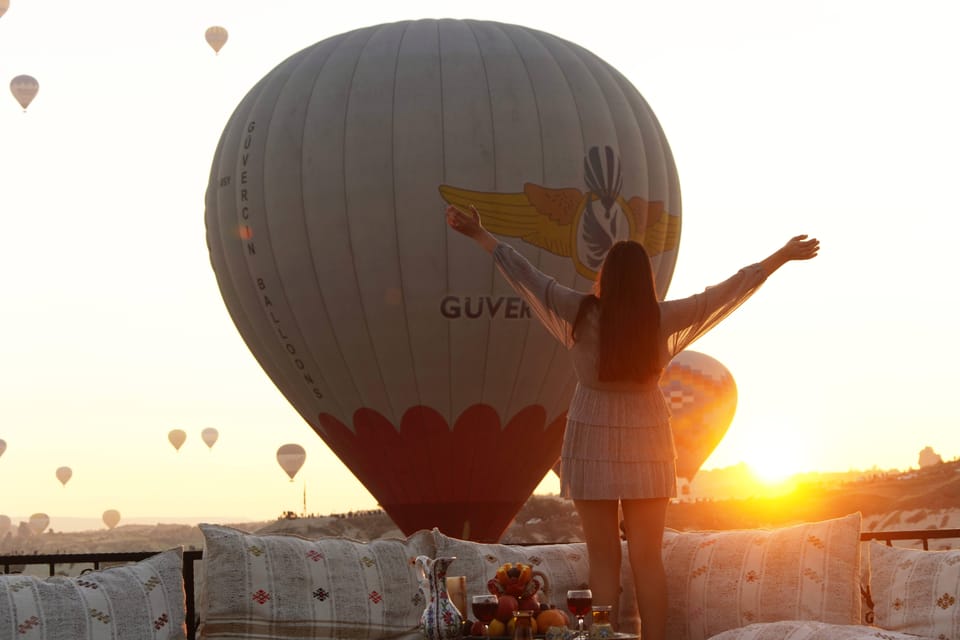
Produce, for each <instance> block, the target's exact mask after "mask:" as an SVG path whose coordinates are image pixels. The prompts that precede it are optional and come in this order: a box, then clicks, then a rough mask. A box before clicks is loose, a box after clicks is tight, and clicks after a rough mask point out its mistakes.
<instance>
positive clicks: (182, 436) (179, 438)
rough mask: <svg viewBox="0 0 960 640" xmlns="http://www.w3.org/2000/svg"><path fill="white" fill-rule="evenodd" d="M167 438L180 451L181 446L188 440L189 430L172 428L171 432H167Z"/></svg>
mask: <svg viewBox="0 0 960 640" xmlns="http://www.w3.org/2000/svg"><path fill="white" fill-rule="evenodd" d="M167 440H169V441H170V444H172V445H173V448H174V449H176V450H177V451H180V447H182V446H183V443H184V442H186V441H187V432H186V431H184V430H183V429H172V430H171V431H170V433H168V434H167Z"/></svg>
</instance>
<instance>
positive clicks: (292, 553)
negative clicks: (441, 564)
mask: <svg viewBox="0 0 960 640" xmlns="http://www.w3.org/2000/svg"><path fill="white" fill-rule="evenodd" d="M200 529H201V530H202V531H203V536H204V550H203V575H204V581H203V585H202V587H201V595H200V625H201V630H202V631H201V635H202V637H203V638H211V639H212V638H219V639H221V640H224V639H230V640H240V639H246V638H268V637H269V638H271V639H274V640H282V639H285V638H351V639H354V640H364V639H366V640H377V639H381V638H401V637H408V638H410V639H411V640H413V639H415V638H420V636H422V634H421V633H420V631H419V629H418V625H419V624H420V615H421V614H422V613H423V609H424V607H425V606H426V602H425V601H424V599H423V597H422V595H421V593H420V583H419V580H418V576H417V569H416V566H415V563H414V560H415V559H416V557H417V556H418V555H427V556H430V557H433V554H434V551H433V549H434V548H433V538H432V536H431V535H430V532H429V531H422V532H418V533H415V534H413V535H412V536H410V537H409V538H407V539H405V540H403V539H397V540H374V541H372V542H358V541H356V540H350V539H347V538H342V537H331V538H321V539H318V540H308V539H306V538H302V537H300V536H294V535H282V534H270V535H256V534H250V533H246V532H244V531H239V530H236V529H232V528H229V527H222V526H217V525H211V524H201V525H200Z"/></svg>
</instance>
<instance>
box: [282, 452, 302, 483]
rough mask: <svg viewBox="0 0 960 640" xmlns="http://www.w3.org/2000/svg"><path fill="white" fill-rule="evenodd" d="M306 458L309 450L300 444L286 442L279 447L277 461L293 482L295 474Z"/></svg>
mask: <svg viewBox="0 0 960 640" xmlns="http://www.w3.org/2000/svg"><path fill="white" fill-rule="evenodd" d="M306 459H307V452H306V451H305V450H304V449H303V447H301V446H300V445H298V444H285V445H283V446H281V447H280V448H279V449H277V462H279V463H280V467H281V468H282V469H283V470H284V471H286V472H287V475H288V476H290V482H293V476H295V475H297V471H300V467H302V466H303V463H304V462H305V461H306Z"/></svg>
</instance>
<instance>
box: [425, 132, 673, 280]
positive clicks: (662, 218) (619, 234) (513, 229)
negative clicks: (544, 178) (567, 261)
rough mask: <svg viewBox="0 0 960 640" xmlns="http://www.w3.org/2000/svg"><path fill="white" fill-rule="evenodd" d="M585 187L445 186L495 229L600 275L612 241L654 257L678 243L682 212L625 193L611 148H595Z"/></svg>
mask: <svg viewBox="0 0 960 640" xmlns="http://www.w3.org/2000/svg"><path fill="white" fill-rule="evenodd" d="M583 170H584V179H585V181H586V183H587V191H581V190H580V189H577V188H575V187H566V188H550V187H545V186H542V185H539V184H535V183H532V182H527V183H526V184H524V187H523V191H522V192H520V193H497V192H487V191H470V190H468V189H462V188H458V187H454V186H450V185H441V186H440V194H441V195H442V196H443V199H444V200H446V201H447V202H448V203H449V204H452V205H454V206H458V207H461V208H463V209H464V210H467V208H468V207H469V206H470V205H473V206H475V207H476V208H477V211H479V213H480V216H481V218H482V219H483V225H484V226H485V227H486V228H487V229H488V230H489V231H491V232H492V233H496V234H499V235H502V236H509V237H513V238H520V239H522V240H524V241H525V242H528V243H530V244H532V245H534V246H536V247H539V248H541V249H545V250H547V251H549V252H550V253H554V254H556V255H560V256H567V257H569V258H571V259H572V260H573V263H574V265H575V266H576V268H577V273H579V274H580V275H582V276H584V277H585V278H589V279H591V280H593V279H595V278H596V275H597V271H598V270H599V268H600V265H601V264H602V263H603V258H604V257H605V256H606V255H607V251H609V250H610V247H611V246H613V243H615V242H617V241H619V240H629V239H633V240H637V241H639V242H640V243H641V244H643V246H644V247H645V248H646V249H647V252H648V253H649V254H650V256H651V257H653V256H656V255H659V254H660V253H663V252H664V251H670V250H673V249H676V248H677V246H678V245H679V244H680V216H676V215H670V214H669V213H668V212H667V211H666V209H665V208H664V204H663V202H662V201H654V202H648V201H646V200H644V199H643V198H640V197H637V196H630V197H629V198H627V197H624V195H623V194H622V188H623V176H622V173H621V168H620V163H619V160H618V158H617V157H616V155H615V154H614V152H613V149H611V148H610V147H604V149H603V152H602V153H601V151H600V148H599V147H591V148H590V150H589V151H588V153H587V157H586V158H584V161H583Z"/></svg>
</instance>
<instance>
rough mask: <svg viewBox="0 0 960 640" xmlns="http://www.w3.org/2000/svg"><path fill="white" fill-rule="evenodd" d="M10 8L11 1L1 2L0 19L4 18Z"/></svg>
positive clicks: (4, 0) (2, 0)
mask: <svg viewBox="0 0 960 640" xmlns="http://www.w3.org/2000/svg"><path fill="white" fill-rule="evenodd" d="M9 8H10V0H0V17H3V14H5V13H6V12H7V9H9Z"/></svg>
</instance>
